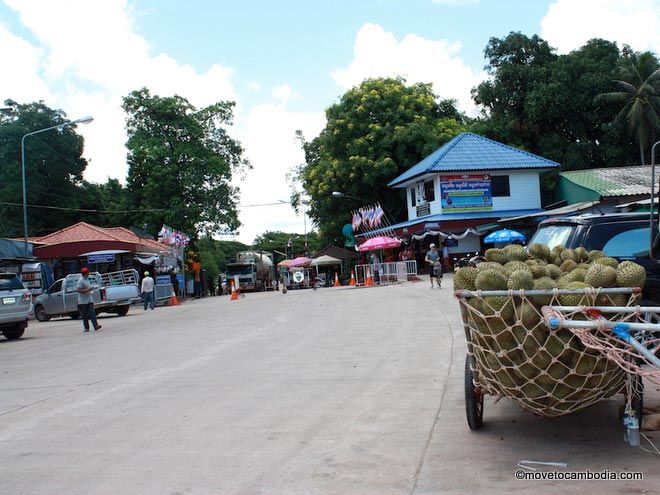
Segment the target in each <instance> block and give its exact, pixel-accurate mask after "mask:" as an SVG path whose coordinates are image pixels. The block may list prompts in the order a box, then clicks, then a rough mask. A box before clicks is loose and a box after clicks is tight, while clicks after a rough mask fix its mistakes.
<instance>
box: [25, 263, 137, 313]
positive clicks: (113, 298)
mask: <svg viewBox="0 0 660 495" xmlns="http://www.w3.org/2000/svg"><path fill="white" fill-rule="evenodd" d="M80 277H81V275H80V274H77V273H76V274H72V275H67V276H66V277H65V278H62V279H59V280H58V281H56V282H55V283H54V284H53V285H51V286H50V287H49V289H48V290H47V291H46V292H44V293H43V294H41V295H40V296H38V297H37V298H36V299H35V300H34V316H35V318H36V319H37V320H39V321H48V320H50V319H51V318H52V317H54V316H70V317H71V318H79V317H80V313H79V312H78V292H77V290H76V286H77V284H78V280H80ZM89 279H90V281H91V283H92V287H93V288H94V290H93V291H92V298H93V300H94V309H95V310H96V313H97V314H99V313H116V314H117V315H119V316H125V315H126V313H128V309H129V308H130V306H131V304H133V303H134V302H136V301H138V300H139V299H140V288H139V287H138V273H137V271H136V270H123V271H121V272H112V273H104V274H100V273H98V272H91V273H90V274H89Z"/></svg>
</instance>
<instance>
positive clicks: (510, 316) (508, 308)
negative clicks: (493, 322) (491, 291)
mask: <svg viewBox="0 0 660 495" xmlns="http://www.w3.org/2000/svg"><path fill="white" fill-rule="evenodd" d="M482 312H483V314H484V315H486V316H488V317H492V316H497V315H498V314H499V317H500V318H501V319H502V320H503V321H504V322H506V323H512V322H513V321H514V316H515V313H514V308H513V302H512V301H511V298H509V297H507V296H490V297H484V300H483V310H482Z"/></svg>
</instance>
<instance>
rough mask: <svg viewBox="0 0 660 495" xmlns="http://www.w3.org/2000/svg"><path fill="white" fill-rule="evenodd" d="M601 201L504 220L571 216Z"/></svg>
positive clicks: (505, 219) (586, 202)
mask: <svg viewBox="0 0 660 495" xmlns="http://www.w3.org/2000/svg"><path fill="white" fill-rule="evenodd" d="M598 203H600V201H584V202H582V203H574V204H572V205H567V206H562V207H560V208H555V209H553V210H542V211H539V212H538V213H532V214H531V215H519V216H516V217H511V218H502V219H501V221H503V222H513V221H515V220H522V219H524V218H534V217H541V218H543V217H556V216H563V215H570V214H573V213H575V212H578V211H581V210H586V209H588V208H591V207H592V206H594V205H597V204H598Z"/></svg>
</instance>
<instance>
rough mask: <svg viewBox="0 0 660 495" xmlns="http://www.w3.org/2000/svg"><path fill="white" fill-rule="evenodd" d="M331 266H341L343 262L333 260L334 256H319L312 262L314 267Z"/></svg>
mask: <svg viewBox="0 0 660 495" xmlns="http://www.w3.org/2000/svg"><path fill="white" fill-rule="evenodd" d="M329 265H341V260H339V259H337V258H333V257H332V256H328V255H325V256H319V257H318V258H314V259H313V260H312V266H329Z"/></svg>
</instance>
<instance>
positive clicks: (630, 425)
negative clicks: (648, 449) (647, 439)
mask: <svg viewBox="0 0 660 495" xmlns="http://www.w3.org/2000/svg"><path fill="white" fill-rule="evenodd" d="M623 427H624V428H625V431H624V433H623V440H624V441H625V442H626V443H627V444H628V445H630V446H631V447H638V446H639V421H638V420H637V416H635V415H631V414H626V415H625V416H624V417H623Z"/></svg>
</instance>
